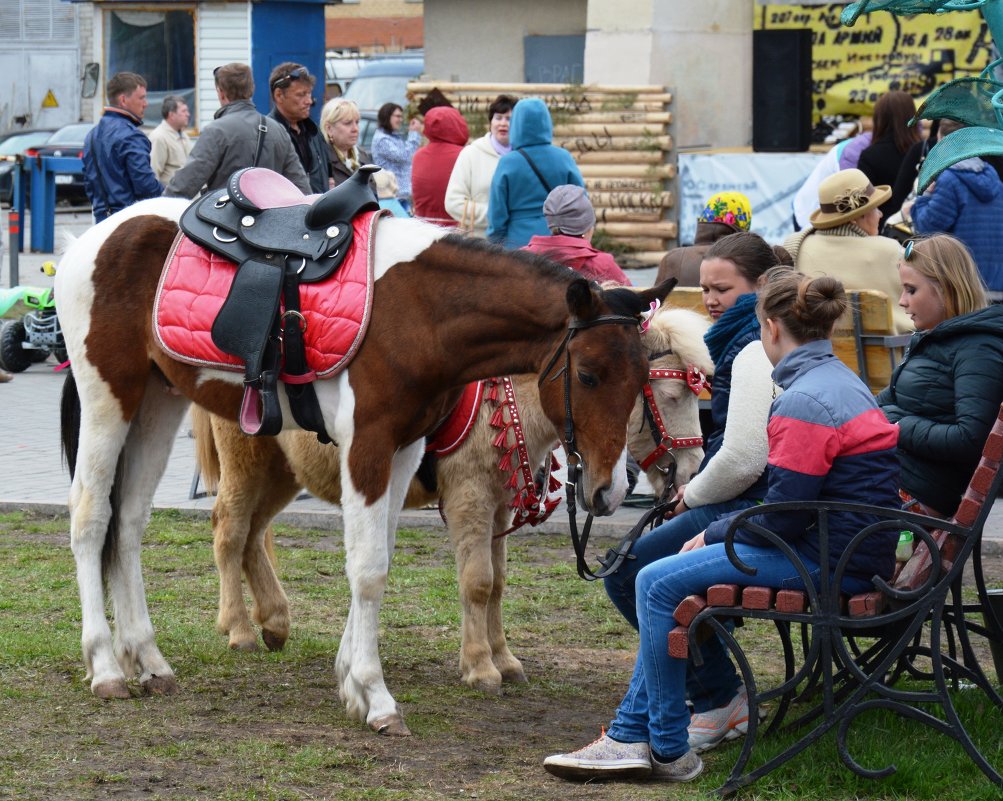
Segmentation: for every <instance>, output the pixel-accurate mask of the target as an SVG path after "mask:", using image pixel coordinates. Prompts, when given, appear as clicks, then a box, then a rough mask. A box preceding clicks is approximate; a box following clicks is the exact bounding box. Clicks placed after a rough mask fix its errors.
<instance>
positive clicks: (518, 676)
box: [502, 668, 529, 684]
mask: <svg viewBox="0 0 1003 801" xmlns="http://www.w3.org/2000/svg"><path fill="white" fill-rule="evenodd" d="M502 681H504V682H505V683H506V684H529V679H527V678H526V673H525V671H524V670H523V669H522V668H518V669H517V670H503V671H502Z"/></svg>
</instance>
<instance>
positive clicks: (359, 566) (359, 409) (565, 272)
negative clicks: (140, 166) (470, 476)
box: [55, 198, 672, 735]
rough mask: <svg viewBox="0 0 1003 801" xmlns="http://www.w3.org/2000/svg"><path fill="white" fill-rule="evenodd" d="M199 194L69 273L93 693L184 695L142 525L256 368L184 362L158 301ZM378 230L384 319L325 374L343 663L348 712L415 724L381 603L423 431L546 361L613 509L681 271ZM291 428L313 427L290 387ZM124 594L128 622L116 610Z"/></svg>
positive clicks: (594, 503)
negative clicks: (603, 278) (200, 426)
mask: <svg viewBox="0 0 1003 801" xmlns="http://www.w3.org/2000/svg"><path fill="white" fill-rule="evenodd" d="M187 205H188V204H187V202H186V201H180V200H175V199H164V198H158V199H154V200H147V201H142V202H140V203H137V204H135V205H134V206H131V207H129V208H128V209H125V210H123V211H121V212H119V213H117V214H115V215H113V216H112V217H109V218H108V219H107V220H105V221H103V222H102V223H100V224H98V225H96V226H94V227H93V228H91V229H89V230H88V231H87V232H86V233H85V234H83V236H81V237H80V238H79V239H78V240H76V242H74V243H73V245H72V246H71V247H70V249H69V250H68V251H67V253H66V254H65V255H64V257H63V259H62V261H61V264H60V269H59V272H58V273H57V277H56V289H55V291H56V296H57V297H58V298H59V319H60V322H61V324H62V327H63V334H64V336H65V339H66V348H67V351H68V352H69V355H70V359H71V360H72V362H73V373H72V376H70V377H68V379H67V382H66V384H65V385H64V391H63V402H62V419H63V435H62V438H63V448H64V452H65V454H66V457H67V463H68V464H69V465H70V470H71V473H72V475H73V480H72V484H71V488H70V499H69V509H70V544H71V548H72V550H73V555H74V558H75V560H76V566H77V582H78V585H79V590H80V601H81V617H82V646H83V656H84V662H85V665H86V668H87V676H88V678H89V679H90V682H91V691H92V692H93V693H94V694H96V695H97V696H99V697H102V698H127V697H129V695H130V693H129V687H128V684H127V679H128V678H129V677H132V676H137V675H138V677H139V680H140V683H141V685H142V687H143V689H144V691H146V692H148V693H160V694H165V693H170V692H173V691H174V690H175V689H176V687H177V680H176V678H175V675H174V671H173V669H172V668H171V666H170V664H169V663H168V662H167V660H166V659H165V658H164V656H163V655H162V653H161V652H160V649H159V648H158V647H157V644H156V640H155V637H154V631H153V626H152V623H151V622H150V617H149V611H148V609H147V604H146V592H145V588H144V585H143V576H142V567H141V562H140V544H141V540H142V534H143V531H144V529H145V527H146V524H147V522H148V520H149V515H150V505H151V501H152V498H153V494H154V491H155V489H156V486H157V483H158V482H159V480H160V477H161V476H162V475H163V472H164V469H165V467H166V464H167V459H168V456H169V453H170V447H171V443H172V440H173V438H174V435H175V432H176V430H177V428H178V426H179V425H180V422H181V419H182V417H183V415H184V413H185V410H186V408H187V407H188V404H189V402H190V401H193V402H195V403H196V404H198V405H199V406H202V407H203V408H205V409H207V410H209V411H211V412H213V413H215V414H218V415H220V416H223V417H228V418H230V419H236V418H237V417H238V411H239V408H240V404H241V398H242V395H243V381H242V377H241V375H240V374H239V373H235V372H229V371H226V370H222V369H218V368H208V367H204V366H198V365H193V364H189V363H185V362H182V361H181V360H179V359H175V358H172V357H171V356H169V355H168V354H167V352H166V351H165V350H164V349H163V348H162V346H161V345H160V344H158V341H157V338H156V336H155V332H154V327H153V308H154V302H155V295H156V293H157V289H158V281H159V278H160V274H161V270H162V267H163V265H164V262H165V259H166V257H167V255H168V253H169V252H170V251H171V248H172V244H173V243H174V240H175V237H176V236H177V234H178V221H179V219H180V217H181V214H182V213H183V212H184V211H185V208H186V207H187ZM371 244H372V252H373V261H374V263H373V265H372V266H371V269H372V271H373V275H374V277H375V283H374V285H373V289H372V314H371V319H370V320H369V321H368V328H367V331H366V335H365V338H364V340H362V342H361V345H360V346H359V347H358V350H357V351H356V352H355V355H354V359H353V360H352V361H351V363H350V364H349V365H348V366H347V367H346V368H345V369H343V370H341V372H339V373H337V374H336V375H334V376H332V377H331V378H329V379H328V380H325V381H319V382H316V394H317V399H318V404H319V407H320V412H321V416H322V419H323V424H324V427H325V429H326V431H327V432H328V433H329V434H330V435H331V436H332V437H333V439H334V441H336V442H337V443H338V445H339V458H340V468H341V470H340V474H341V482H342V498H341V502H342V509H343V512H344V522H345V525H344V528H345V551H346V572H347V574H348V579H349V585H350V589H351V603H350V607H349V611H348V616H347V621H346V624H345V631H344V635H343V636H342V639H341V643H340V645H339V649H338V656H337V659H336V672H337V676H338V681H339V688H340V694H341V698H342V701H343V703H344V704H345V707H346V711H347V714H348V715H349V716H350V717H351V718H353V719H356V720H364V721H366V722H367V723H368V725H369V726H370V727H371V728H373V729H374V730H375V731H377V732H381V733H385V734H396V735H406V734H409V733H410V732H409V731H408V729H407V726H406V725H405V723H404V719H403V715H402V713H401V710H400V708H399V706H398V705H397V703H396V701H395V700H394V698H393V696H392V695H391V694H390V692H389V691H388V690H387V687H386V684H385V681H384V678H383V669H382V665H381V663H380V656H379V645H378V626H379V610H380V605H381V603H382V599H383V593H384V590H385V587H386V580H387V571H388V569H389V565H390V556H391V553H392V551H393V545H394V536H395V530H396V527H397V520H398V517H399V514H400V510H401V508H402V505H403V501H404V496H405V494H406V492H407V487H408V484H409V483H410V480H411V476H412V475H414V473H415V471H416V470H417V468H418V465H419V462H420V460H421V454H422V443H423V437H424V436H425V435H426V434H427V433H428V432H429V431H431V430H432V429H433V428H434V426H435V424H436V422H437V421H438V420H439V419H440V418H441V417H442V416H443V415H444V414H445V412H446V411H447V410H448V409H449V408H451V406H452V405H453V403H454V402H455V399H456V397H457V395H458V393H459V391H460V390H461V388H462V387H463V386H465V385H466V384H469V383H471V382H473V381H476V380H478V379H482V378H487V377H490V376H496V375H508V374H512V373H525V372H536V373H539V380H540V395H541V402H542V403H543V404H544V407H545V408H546V409H547V410H548V416H550V418H551V422H552V423H553V424H554V425H555V426H557V427H559V428H562V429H563V430H564V432H565V447H566V449H567V450H568V452H569V461H570V462H571V463H572V464H573V465H574V466H575V467H576V468H578V467H580V469H581V478H580V481H579V484H578V488H577V496H578V501H579V503H580V504H581V505H582V506H583V507H584V508H585V509H588V510H589V511H591V512H593V513H595V514H598V515H606V514H611V513H612V512H613V511H614V510H615V509H616V507H617V506H618V505H619V503H620V501H621V500H622V499H623V497H624V495H625V492H626V479H625V469H624V463H625V438H626V430H627V421H628V419H629V417H630V411H631V408H632V406H633V403H634V398H635V397H636V396H637V393H638V392H639V391H640V390H641V387H642V386H643V384H644V382H645V380H646V376H647V363H646V359H645V356H644V349H643V347H642V345H641V338H640V335H639V325H638V323H639V322H640V320H641V315H642V313H643V312H644V311H646V310H648V308H649V305H650V304H651V303H652V302H654V301H655V300H659V299H661V298H664V297H665V296H666V295H667V294H668V292H669V291H670V290H671V287H672V282H666V283H665V284H663V285H660V286H658V287H655V288H652V289H650V290H646V291H643V292H637V293H635V292H633V291H631V290H628V289H613V290H603V289H601V288H599V287H598V286H596V285H594V284H590V283H589V282H588V281H586V280H584V279H583V278H581V277H580V276H579V275H577V274H576V273H575V272H573V271H572V270H570V269H568V268H566V267H562V266H559V265H555V264H553V263H551V262H549V261H547V260H545V259H541V258H539V257H534V256H530V255H527V254H522V253H518V252H511V253H510V252H505V251H503V250H501V249H499V248H497V247H496V246H492V245H488V244H479V243H476V242H472V241H469V240H465V239H463V238H461V237H455V236H447V235H446V232H445V231H443V230H442V229H439V228H436V227H435V226H431V225H428V224H424V223H421V222H418V221H414V220H407V219H393V218H391V219H387V220H384V221H382V222H381V223H380V224H379V225H378V226H377V229H376V232H375V234H374V239H373V242H372V243H371ZM281 403H282V411H283V418H282V419H283V421H284V422H283V425H284V426H286V427H291V426H294V425H295V424H294V423H293V422H292V415H291V414H290V410H289V408H288V402H287V401H286V399H285V398H284V397H283V398H282V400H281ZM106 584H107V587H108V592H109V594H110V595H111V598H112V601H113V608H114V615H115V637H114V640H113V638H112V631H111V625H110V624H109V621H108V619H107V617H106V615H105V592H104V588H105V585H106Z"/></svg>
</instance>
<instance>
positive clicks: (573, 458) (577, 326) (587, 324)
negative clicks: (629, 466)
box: [537, 314, 638, 581]
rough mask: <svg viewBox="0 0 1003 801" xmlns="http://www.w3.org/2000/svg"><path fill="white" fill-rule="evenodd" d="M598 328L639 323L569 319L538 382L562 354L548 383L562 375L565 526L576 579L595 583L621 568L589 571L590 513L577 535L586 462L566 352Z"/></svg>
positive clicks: (620, 318) (608, 317)
mask: <svg viewBox="0 0 1003 801" xmlns="http://www.w3.org/2000/svg"><path fill="white" fill-rule="evenodd" d="M597 325H632V326H637V325H638V321H637V318H635V317H628V316H625V315H622V314H605V315H602V316H600V317H596V318H595V319H594V320H577V319H572V320H571V322H569V323H568V333H567V334H566V335H565V336H564V339H563V340H561V344H560V345H558V347H557V350H556V351H555V352H554V355H553V356H552V357H551V358H550V361H549V362H548V363H547V366H546V368H544V370H543V371H542V372H541V373H540V380H539V381H538V382H537V385H538V386H542V385H543V381H544V379H545V378H546V377H547V376H548V375H550V371H551V370H553V369H554V365H555V364H557V360H558V358H560V355H561V352H562V351H563V352H564V367H562V368H561V370H560V371H558V372H557V373H555V374H554V376H553V377H552V378H551V379H550V380H551V381H556V380H557V378H558V376H560V375H561V373H564V449H565V452H566V453H567V455H568V464H567V467H568V479H567V482H566V484H565V488H566V490H567V494H566V496H565V502H566V503H567V505H568V524H569V526H570V528H571V543H572V545H573V546H574V549H575V561H576V563H577V568H578V575H579V576H581V577H582V578H583V579H585V580H586V581H595V580H596V579H600V578H603V577H604V576H608V575H609V574H610V573H612V572H613V571H614V570H616V568H617V567H619V566H620V562H617V563H616V565H614V566H613V567H611V568H604V569H603V570H600V571H599V572H598V573H593V572H592V570H591V569H590V568H589V566H588V562H587V561H586V559H585V547H586V545H587V544H588V541H589V532H590V531H591V529H592V518H593V517H594V515H593V514H592V513H591V512H589V515H588V517H587V518H586V520H585V525H584V526H583V527H582V531H581V534H580V535H579V533H578V519H577V512H578V505H577V502H576V498H575V495H576V493H577V490H578V480H579V477H580V476H581V472H582V465H583V464H584V462H585V460H584V459H582V456H581V454H580V453H578V443H577V441H576V439H575V421H574V418H573V417H572V415H571V352H570V351H569V350H568V344H569V343H570V342H571V340H572V338H573V337H574V336H575V334H577V333H578V332H579V331H581V330H582V329H585V328H595V327H596V326H597ZM620 561H623V560H620Z"/></svg>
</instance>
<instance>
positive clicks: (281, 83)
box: [272, 67, 310, 89]
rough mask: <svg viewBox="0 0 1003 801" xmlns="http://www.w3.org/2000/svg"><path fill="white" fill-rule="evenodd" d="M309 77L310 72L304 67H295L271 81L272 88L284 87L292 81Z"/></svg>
mask: <svg viewBox="0 0 1003 801" xmlns="http://www.w3.org/2000/svg"><path fill="white" fill-rule="evenodd" d="M309 77H310V73H309V71H308V70H307V69H306V68H304V67H297V68H296V69H294V70H290V71H289V72H287V73H286V74H285V75H281V76H279V77H278V78H276V79H275V80H274V81H272V89H285V88H286V87H287V86H288V85H289V84H290V83H292V82H293V81H299V80H306V79H308V78H309Z"/></svg>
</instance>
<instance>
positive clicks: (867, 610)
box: [850, 592, 888, 617]
mask: <svg viewBox="0 0 1003 801" xmlns="http://www.w3.org/2000/svg"><path fill="white" fill-rule="evenodd" d="M887 603H888V599H887V598H886V597H885V594H884V593H881V592H865V593H862V594H860V595H854V596H853V597H852V598H850V617H874V616H875V615H877V614H879V613H880V612H881V611H882V610H883V609H884V608H885V604H887Z"/></svg>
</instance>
